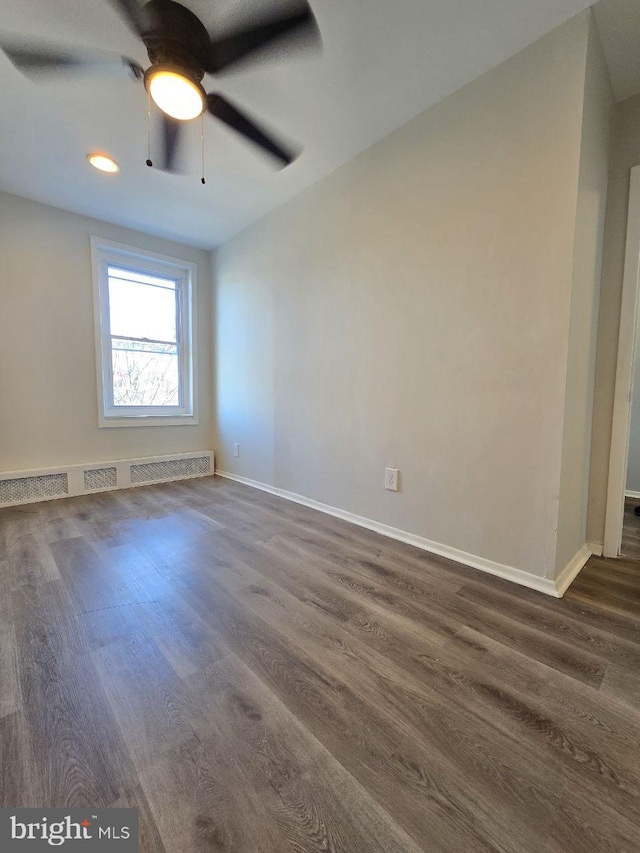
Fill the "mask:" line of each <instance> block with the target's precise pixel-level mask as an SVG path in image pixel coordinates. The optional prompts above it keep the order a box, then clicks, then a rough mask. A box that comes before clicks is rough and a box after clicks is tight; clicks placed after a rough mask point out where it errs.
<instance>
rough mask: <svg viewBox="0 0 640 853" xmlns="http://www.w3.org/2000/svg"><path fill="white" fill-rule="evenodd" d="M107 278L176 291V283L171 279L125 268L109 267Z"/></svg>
mask: <svg viewBox="0 0 640 853" xmlns="http://www.w3.org/2000/svg"><path fill="white" fill-rule="evenodd" d="M109 278H121V279H123V280H124V281H137V282H138V284H155V285H156V286H157V287H168V288H169V289H170V290H175V289H176V283H175V281H174V280H173V279H172V278H162V277H161V276H157V275H148V274H147V273H143V272H135V271H134V270H128V269H126V267H112V266H111V265H109Z"/></svg>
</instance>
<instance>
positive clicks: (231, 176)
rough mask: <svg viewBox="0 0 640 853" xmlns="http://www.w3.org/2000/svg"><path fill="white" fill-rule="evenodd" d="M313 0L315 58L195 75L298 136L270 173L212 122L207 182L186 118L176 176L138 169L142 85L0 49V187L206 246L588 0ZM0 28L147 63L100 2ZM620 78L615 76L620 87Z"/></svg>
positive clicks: (195, 134)
mask: <svg viewBox="0 0 640 853" xmlns="http://www.w3.org/2000/svg"><path fill="white" fill-rule="evenodd" d="M247 2H248V0H236V2H231V0H219V2H214V0H185V2H184V5H187V6H188V7H189V8H190V9H191V10H192V11H194V12H195V13H196V14H197V15H198V16H199V17H200V18H201V20H202V21H203V22H204V23H205V24H206V25H207V27H209V28H213V27H218V28H220V29H224V28H225V26H228V23H229V21H230V19H231V18H232V17H233V16H234V15H237V14H238V10H239V9H242V8H245V9H246V3H247ZM276 2H278V0H271V3H270V4H268V5H271V6H272V5H273V4H274V3H276ZM311 2H312V4H313V7H314V11H315V12H316V15H317V18H318V21H319V24H320V28H321V31H322V34H323V39H324V51H323V53H322V55H319V56H312V57H295V58H291V59H290V60H288V61H287V62H286V63H284V64H272V63H266V64H265V63H263V64H262V65H261V66H260V67H254V68H252V69H250V70H243V71H240V72H237V73H235V74H234V75H230V76H228V77H224V78H222V79H220V80H214V79H213V78H207V79H206V80H205V83H206V85H207V88H208V90H210V91H211V90H214V89H216V90H219V91H221V92H223V93H225V94H227V95H229V96H230V97H232V98H234V99H236V100H237V101H239V102H240V103H241V104H243V105H244V106H245V107H246V108H248V109H249V110H250V111H252V112H253V113H254V114H255V115H256V116H257V117H259V118H261V119H263V120H266V121H267V122H268V123H269V124H270V125H271V126H272V127H273V128H274V129H277V130H279V131H280V132H281V133H283V134H284V135H285V137H290V138H291V139H293V140H297V141H299V142H300V143H301V144H302V145H303V146H304V152H303V154H302V156H301V157H300V158H299V160H298V161H296V162H295V163H294V164H293V165H292V166H290V167H289V168H288V169H285V170H284V171H282V172H274V171H272V169H271V168H270V167H269V165H268V164H266V163H265V161H264V160H262V159H261V158H260V157H259V156H256V155H255V153H254V151H253V149H252V148H250V147H247V145H245V144H244V143H243V142H242V141H241V140H239V139H238V138H237V137H235V136H234V135H233V134H232V133H231V132H230V131H228V130H227V129H226V128H224V127H223V126H221V125H218V124H216V123H214V122H213V121H211V120H209V121H208V122H207V124H206V171H207V184H206V186H205V187H203V186H202V185H201V184H200V181H199V126H198V123H197V122H195V123H193V124H192V125H191V126H190V127H189V144H188V150H187V152H186V154H187V157H186V166H187V173H186V174H185V175H178V176H176V175H168V174H164V173H162V172H159V171H156V170H151V169H148V168H147V167H146V165H145V160H146V97H145V94H144V89H143V87H142V86H141V85H140V84H135V83H132V82H129V81H128V80H126V79H122V80H113V79H106V78H104V77H100V76H95V75H94V76H91V77H83V78H77V77H66V78H65V79H64V80H62V79H57V80H56V81H55V82H47V83H46V84H38V85H35V84H34V83H32V82H30V81H28V80H26V79H25V78H24V77H22V76H21V75H20V74H19V73H18V72H17V71H16V70H15V69H14V68H13V66H12V65H11V64H10V63H9V61H8V60H7V59H6V57H4V55H0V109H1V115H2V121H1V122H0V189H2V190H5V191H7V192H11V193H15V194H17V195H22V196H25V197H27V198H33V199H36V200H39V201H43V202H45V203H48V204H52V205H55V206H57V207H62V208H66V209H69V210H73V211H77V212H80V213H83V214H86V215H89V216H94V217H97V218H100V219H105V220H107V221H112V222H115V223H118V224H121V225H125V226H129V227H132V228H137V229H140V230H143V231H148V232H150V233H154V234H159V235H162V236H167V237H171V238H174V239H178V240H181V241H183V242H187V243H190V244H193V245H196V246H201V247H204V248H210V247H213V246H215V245H217V244H219V243H220V242H222V241H224V240H225V239H227V238H228V237H229V236H231V235H233V234H235V233H236V232H238V231H240V230H241V229H243V228H244V227H246V226H247V225H248V224H250V223H251V222H253V221H255V220H256V219H258V218H260V217H261V216H263V215H264V214H266V213H267V212H268V211H270V210H273V209H274V208H276V207H277V206H279V205H281V204H282V203H283V202H284V201H286V200H287V199H289V198H291V197H292V196H294V195H295V194H297V193H300V192H301V191H303V190H304V189H305V188H307V187H309V186H310V185H311V184H313V183H314V182H316V181H318V180H319V179H320V178H322V177H323V176H325V175H327V174H328V173H329V172H331V171H333V170H334V169H336V168H337V167H338V166H340V165H342V164H343V163H345V162H346V161H347V160H349V159H351V158H352V157H353V156H354V155H355V154H357V153H358V152H359V151H362V150H363V149H365V148H367V147H368V146H370V145H371V144H373V143H374V142H375V141H376V140H378V139H380V138H382V137H383V136H385V135H387V134H388V133H390V132H391V131H393V130H394V129H396V128H397V127H399V126H400V125H402V124H404V123H405V122H407V121H408V120H410V119H411V118H413V117H414V116H416V115H417V114H419V113H420V112H422V111H423V110H425V109H427V108H428V107H430V106H432V105H433V104H435V103H437V102H438V101H440V100H442V99H443V98H444V97H446V96H447V95H449V94H451V93H452V92H454V91H456V90H457V89H459V88H460V87H462V86H463V85H465V84H466V83H468V82H470V81H471V80H473V79H475V78H476V77H478V76H480V75H481V74H483V73H484V72H486V71H488V70H489V69H490V68H492V67H494V66H496V65H498V64H499V63H501V62H502V61H504V60H505V59H507V58H509V57H510V56H512V55H514V54H515V53H517V52H518V51H520V50H522V49H523V48H524V47H526V46H527V45H529V44H531V43H533V42H534V41H536V40H537V39H538V38H540V37H542V36H543V35H545V34H546V33H547V32H549V31H550V30H552V29H554V28H555V27H557V26H559V25H560V24H562V23H563V22H564V21H566V20H568V19H569V18H570V17H572V16H573V15H575V14H577V13H578V12H580V11H581V10H582V9H584V8H586V7H587V6H589V5H591V3H590V0H396V2H389V0H311ZM616 2H617V3H618V4H619V5H620V4H622V5H624V0H616ZM635 2H636V0H630V3H635ZM243 3H244V4H245V5H244V6H243ZM254 5H255V2H254ZM265 5H267V4H266V0H265ZM636 5H637V4H636ZM0 36H4V37H6V36H12V37H14V36H20V37H24V38H29V39H32V40H33V41H44V42H46V43H47V44H62V45H65V46H70V47H74V46H78V47H90V48H101V49H107V50H113V51H117V52H118V53H123V54H127V55H129V56H131V57H132V58H134V59H136V60H138V61H139V62H140V63H141V64H143V65H146V64H148V62H147V59H146V53H145V50H144V46H143V45H142V44H141V43H140V42H138V41H137V40H136V38H135V37H134V36H133V35H132V34H131V32H130V31H129V30H128V28H127V26H126V25H125V24H124V22H123V21H122V20H121V18H120V17H119V16H118V14H117V13H116V12H115V10H114V8H113V7H112V6H111V5H110V3H109V2H108V0H83V2H82V3H79V2H78V0H57V2H55V3H54V2H52V0H29V2H25V0H0ZM638 73H639V74H640V66H639V68H638ZM631 85H632V83H631V82H629V81H628V80H627V81H626V82H625V81H624V80H623V81H621V82H620V90H621V91H622V90H623V91H626V88H625V87H630V86H631ZM156 136H157V134H154V140H155V138H156ZM154 147H155V143H154ZM94 149H100V150H104V151H106V152H108V153H109V154H111V155H112V156H113V157H114V158H115V159H116V160H118V162H119V163H120V166H121V172H120V174H119V175H117V176H115V177H107V176H104V175H101V174H99V173H97V172H95V171H94V170H92V169H91V168H90V167H89V166H88V165H87V163H86V161H85V156H86V154H87V153H88V152H89V151H91V150H94Z"/></svg>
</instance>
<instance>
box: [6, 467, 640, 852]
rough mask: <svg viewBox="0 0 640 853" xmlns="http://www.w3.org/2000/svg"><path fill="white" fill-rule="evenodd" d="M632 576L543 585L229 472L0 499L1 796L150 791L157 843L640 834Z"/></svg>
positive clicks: (146, 817)
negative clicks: (288, 497) (561, 588)
mask: <svg viewBox="0 0 640 853" xmlns="http://www.w3.org/2000/svg"><path fill="white" fill-rule="evenodd" d="M627 527H628V525H627ZM635 538H638V541H640V519H639V520H638V531H635V530H628V540H629V541H631V542H634V541H635ZM639 579H640V563H636V562H634V560H632V559H623V560H620V561H611V560H603V559H602V558H593V559H592V560H591V561H590V562H589V563H588V565H587V566H586V567H585V569H584V570H583V572H582V573H581V574H580V576H579V577H578V579H577V580H576V581H575V582H574V584H573V585H572V587H571V588H570V590H569V591H568V593H567V595H566V597H565V598H564V599H563V600H561V601H560V600H555V599H552V598H548V597H545V596H542V595H540V594H538V593H536V592H534V591H533V590H529V589H525V588H521V587H516V586H514V585H512V584H509V583H508V582H506V581H502V580H500V579H497V578H492V577H489V576H487V575H482V574H480V573H478V572H475V571H473V570H472V569H468V568H466V567H464V566H460V565H458V564H454V563H451V562H450V561H448V560H446V559H444V558H440V557H434V556H433V555H430V554H428V553H426V552H423V551H418V550H416V549H414V548H412V547H411V546H408V545H406V544H404V543H400V542H395V541H393V540H390V539H386V538H384V537H381V536H380V535H378V534H376V533H373V532H371V531H368V530H365V529H362V528H358V527H354V526H353V525H350V524H348V523H347V522H345V521H343V520H341V519H337V518H333V517H331V516H327V515H324V514H321V513H318V512H316V511H314V510H312V509H310V508H308V507H303V506H300V505H297V504H293V503H290V502H286V501H283V500H282V499H280V498H279V497H277V496H274V495H271V494H267V493H263V492H259V491H257V490H254V489H249V488H247V487H246V486H243V485H241V484H238V483H233V482H229V481H223V480H221V479H220V478H215V477H209V478H203V479H198V480H194V481H188V482H187V481H185V482H180V483H173V484H167V485H157V486H145V487H142V488H138V489H131V490H126V491H122V492H110V493H104V494H101V495H92V496H83V497H81V498H72V499H68V500H59V501H50V502H47V503H42V504H32V505H28V506H26V507H19V508H12V509H9V510H0V770H1V773H0V776H1V778H0V783H1V786H0V804H1V805H12V806H29V805H32V806H41V807H46V806H48V805H55V806H63V807H70V806H75V805H87V806H96V807H97V806H103V805H106V806H109V805H111V806H118V805H120V806H128V807H138V808H139V809H140V815H141V830H142V842H141V850H142V851H143V853H205V851H207V853H211V851H235V852H236V853H254V851H255V853H275V851H277V853H280V851H282V853H288V851H291V853H293V851H295V853H315V851H319V850H327V851H334V853H360V851H367V853H368V851H378V850H379V851H383V850H384V851H403V853H404V851H412V853H419V851H425V853H427V851H428V853H460V851H462V850H464V851H469V853H637V850H638V838H639V837H640V760H639V759H640V748H639V745H638V731H640V599H639V598H638V594H639V591H640V581H639Z"/></svg>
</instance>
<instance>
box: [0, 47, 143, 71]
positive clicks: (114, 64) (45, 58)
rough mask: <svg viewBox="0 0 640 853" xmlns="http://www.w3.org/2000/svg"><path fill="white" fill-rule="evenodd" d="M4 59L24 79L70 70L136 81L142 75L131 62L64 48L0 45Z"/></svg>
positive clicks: (110, 55)
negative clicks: (124, 76)
mask: <svg viewBox="0 0 640 853" xmlns="http://www.w3.org/2000/svg"><path fill="white" fill-rule="evenodd" d="M0 50H2V51H3V52H4V53H5V54H6V56H7V59H8V60H9V61H10V62H11V63H12V64H13V65H14V66H15V67H16V68H17V69H18V71H21V72H22V73H23V74H24V75H25V76H27V77H42V76H45V75H47V74H56V73H61V72H62V73H64V72H72V71H107V72H110V73H113V72H116V71H123V72H124V73H127V74H129V76H132V77H134V78H136V79H140V78H141V77H142V76H143V75H144V71H143V69H142V68H141V67H140V65H138V63H137V62H135V61H134V60H133V59H129V58H128V57H126V56H114V55H113V54H100V53H97V54H95V55H92V54H84V55H82V54H76V53H73V52H71V51H66V50H64V49H57V50H56V49H54V48H47V47H43V48H41V49H36V48H30V47H23V46H21V45H15V44H13V45H8V44H0Z"/></svg>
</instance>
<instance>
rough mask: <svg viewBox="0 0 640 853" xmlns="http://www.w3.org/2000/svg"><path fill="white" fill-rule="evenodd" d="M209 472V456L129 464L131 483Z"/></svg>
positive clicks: (193, 475)
mask: <svg viewBox="0 0 640 853" xmlns="http://www.w3.org/2000/svg"><path fill="white" fill-rule="evenodd" d="M210 473H211V459H210V457H209V456H196V457H193V458H191V459H168V460H167V461H166V462H143V463H141V464H139V465H132V466H131V482H132V483H153V482H154V481H156V480H173V479H176V478H178V477H197V476H198V475H203V474H210Z"/></svg>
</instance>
